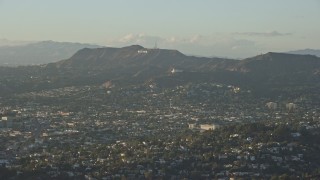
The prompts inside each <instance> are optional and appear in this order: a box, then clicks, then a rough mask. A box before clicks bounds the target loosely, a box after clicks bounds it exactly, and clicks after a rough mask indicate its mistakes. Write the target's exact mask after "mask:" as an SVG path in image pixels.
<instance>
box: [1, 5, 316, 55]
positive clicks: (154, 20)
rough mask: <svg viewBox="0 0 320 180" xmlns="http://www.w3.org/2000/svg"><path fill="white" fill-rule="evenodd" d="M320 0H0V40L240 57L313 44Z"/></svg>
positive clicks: (312, 45) (314, 45)
mask: <svg viewBox="0 0 320 180" xmlns="http://www.w3.org/2000/svg"><path fill="white" fill-rule="evenodd" d="M319 9H320V1H319V0H307V1H299V0H282V1H276V0H271V1H261V0H246V1H235V0H234V1H218V0H203V1H191V0H186V1H169V0H163V1H154V0H152V1H150V0H139V1H129V0H121V1H115V0H113V1H112V0H107V1H102V0H93V1H84V0H81V1H79V0H78V1H76V0H68V1H62V0H55V1H43V0H42V1H41V0H30V1H21V0H10V1H9V0H1V1H0V22H1V29H0V45H2V46H3V45H6V43H7V44H8V42H9V41H10V42H21V41H27V42H30V41H43V40H54V41H62V42H81V43H91V44H98V45H103V46H111V47H113V46H115V47H122V46H128V45H132V44H139V45H142V46H145V47H153V46H154V45H155V43H157V45H158V46H159V47H161V48H168V49H177V50H179V51H181V52H183V53H185V54H189V55H198V56H222V57H230V58H245V57H250V56H254V55H257V54H261V53H266V52H270V51H275V52H285V51H290V50H297V49H306V48H311V49H320V44H319V42H320V36H319V35H318V32H320V23H319V18H320V11H319Z"/></svg>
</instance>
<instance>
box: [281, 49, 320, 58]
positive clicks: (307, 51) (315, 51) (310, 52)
mask: <svg viewBox="0 0 320 180" xmlns="http://www.w3.org/2000/svg"><path fill="white" fill-rule="evenodd" d="M287 53H289V54H301V55H314V56H318V57H320V49H303V50H296V51H289V52H287Z"/></svg>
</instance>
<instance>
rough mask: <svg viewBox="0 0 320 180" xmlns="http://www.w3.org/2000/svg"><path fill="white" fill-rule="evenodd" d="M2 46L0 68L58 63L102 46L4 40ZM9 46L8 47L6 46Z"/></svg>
mask: <svg viewBox="0 0 320 180" xmlns="http://www.w3.org/2000/svg"><path fill="white" fill-rule="evenodd" d="M1 42H2V43H3V45H2V46H0V66H17V65H32V64H33V65H35V64H46V63H50V62H57V61H59V60H61V59H67V58H70V57H71V56H72V55H73V54H74V53H75V52H77V51H78V50H80V49H83V48H98V47H101V46H97V45H91V44H80V43H69V42H54V41H41V42H33V43H30V42H29V43H27V42H11V41H8V40H6V41H5V40H2V41H1ZM5 45H7V46H5Z"/></svg>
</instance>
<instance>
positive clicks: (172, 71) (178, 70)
mask: <svg viewBox="0 0 320 180" xmlns="http://www.w3.org/2000/svg"><path fill="white" fill-rule="evenodd" d="M182 72H183V70H180V69H175V68H173V69H172V70H171V73H172V74H175V73H182Z"/></svg>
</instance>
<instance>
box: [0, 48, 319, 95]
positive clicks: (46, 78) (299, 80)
mask: <svg viewBox="0 0 320 180" xmlns="http://www.w3.org/2000/svg"><path fill="white" fill-rule="evenodd" d="M173 69H176V70H178V71H177V72H176V73H171V71H172V70H173ZM0 75H1V78H0V83H1V84H0V85H1V87H2V88H1V91H2V93H3V92H7V93H12V92H24V91H35V90H36V91H37V90H42V89H51V88H59V87H66V86H77V85H93V84H95V85H99V84H103V83H105V82H107V81H112V82H113V83H116V84H118V85H120V86H122V85H129V84H131V85H133V84H143V83H147V82H148V83H155V84H158V85H159V86H178V85H181V84H186V83H193V82H218V83H223V84H232V85H237V86H243V87H247V88H250V89H253V90H257V91H274V90H276V91H283V90H284V89H286V88H288V87H290V88H291V89H292V88H301V87H302V88H306V87H307V88H314V87H316V86H317V84H319V81H320V80H319V79H320V78H319V75H320V58H318V57H316V56H311V55H292V54H284V53H267V54H264V55H259V56H255V57H252V58H247V59H244V60H241V61H239V60H230V59H221V58H201V57H193V56H186V55H184V54H182V53H180V52H179V51H176V50H168V49H147V48H144V47H142V46H138V45H133V46H128V47H123V48H96V49H89V48H84V49H81V50H79V51H78V52H77V53H75V54H74V55H73V56H71V57H70V58H69V59H66V60H61V61H59V62H55V63H50V64H46V65H41V66H27V67H19V68H5V67H3V68H0Z"/></svg>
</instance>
